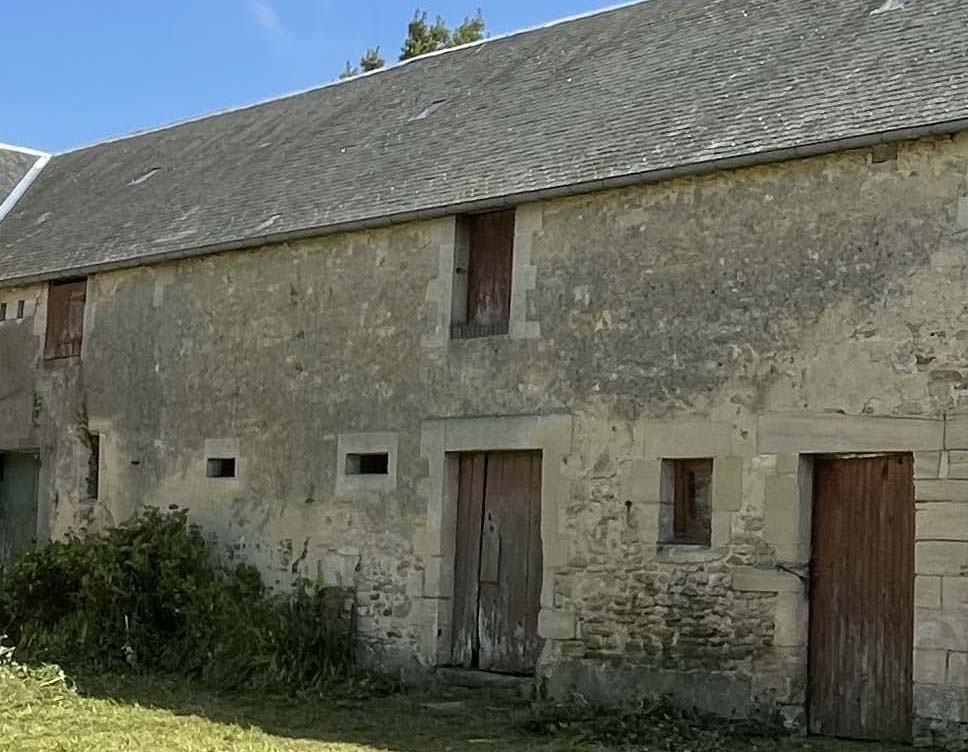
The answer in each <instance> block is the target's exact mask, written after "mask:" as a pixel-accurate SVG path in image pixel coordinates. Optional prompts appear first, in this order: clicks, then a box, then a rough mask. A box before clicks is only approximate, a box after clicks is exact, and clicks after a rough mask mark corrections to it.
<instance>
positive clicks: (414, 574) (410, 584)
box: [407, 569, 424, 598]
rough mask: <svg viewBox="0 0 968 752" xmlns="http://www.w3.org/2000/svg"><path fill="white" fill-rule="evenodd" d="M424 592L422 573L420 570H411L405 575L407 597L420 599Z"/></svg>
mask: <svg viewBox="0 0 968 752" xmlns="http://www.w3.org/2000/svg"><path fill="white" fill-rule="evenodd" d="M423 591H424V572H423V570H422V569H411V570H410V572H408V573H407V595H409V596H410V597H412V598H420V597H422V596H423Z"/></svg>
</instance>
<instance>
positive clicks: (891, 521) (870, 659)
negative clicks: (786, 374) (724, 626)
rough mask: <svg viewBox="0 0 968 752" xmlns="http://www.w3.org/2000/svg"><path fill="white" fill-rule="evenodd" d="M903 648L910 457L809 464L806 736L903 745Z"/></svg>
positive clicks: (910, 577)
mask: <svg viewBox="0 0 968 752" xmlns="http://www.w3.org/2000/svg"><path fill="white" fill-rule="evenodd" d="M913 650H914V470H913V461H912V458H911V456H910V455H889V456H876V457H858V458H818V459H817V461H816V464H815V469H814V509H813V576H812V583H811V598H810V659H809V664H810V669H809V670H810V709H809V712H810V731H811V733H814V734H823V735H826V736H837V737H845V738H853V739H876V740H896V741H907V740H909V739H910V738H911V716H912V661H913Z"/></svg>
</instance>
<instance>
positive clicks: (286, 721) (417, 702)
mask: <svg viewBox="0 0 968 752" xmlns="http://www.w3.org/2000/svg"><path fill="white" fill-rule="evenodd" d="M454 700H460V701H461V705H459V706H457V707H453V706H448V707H439V706H438V707H436V708H431V707H427V703H445V704H446V703H447V702H448V701H450V702H452V701H454ZM522 712H523V709H522V707H521V706H520V705H516V704H514V703H511V702H509V701H508V700H505V699H499V698H495V697H488V696H482V695H480V694H472V693H468V692H467V691H462V692H461V694H460V695H459V696H455V695H454V694H451V693H449V692H448V693H445V694H438V695H434V696H431V695H427V694H424V693H417V694H408V695H397V696H393V697H381V698H373V699H367V700H338V699H334V700H306V699H302V698H288V697H281V696H264V695H258V694H237V695H223V694H214V693H211V692H206V691H202V690H199V689H197V688H193V687H191V686H190V685H187V684H185V683H183V682H173V681H169V680H147V679H127V678H125V679H120V678H108V677H95V678H90V679H86V680H79V681H78V687H77V692H76V693H70V692H67V691H65V690H64V688H63V687H62V686H60V685H59V684H57V683H53V682H51V683H49V684H47V685H46V686H45V682H44V681H43V680H37V679H26V678H24V677H20V676H15V675H14V674H12V673H10V672H6V673H5V672H3V671H2V670H0V750H4V751H6V750H11V751H13V750H16V751H17V752H41V751H43V752H54V751H56V752H81V751H82V750H83V752H114V750H125V751H127V752H149V751H150V752H155V751H157V752H214V751H216V750H219V751H221V750H239V751H240V752H256V750H258V751H259V752H268V751H269V750H285V751H288V750H293V751H295V750H305V751H306V752H374V751H375V750H393V751H394V752H438V751H439V752H444V751H450V752H491V750H494V751H495V752H505V751H506V750H521V751H522V752H528V751H532V750H546V751H547V752H569V751H574V750H586V751H590V750H607V749H609V748H605V747H600V746H593V745H582V744H579V743H578V742H577V741H574V740H570V739H567V738H562V737H557V738H555V737H535V736H528V735H527V734H526V733H525V732H523V731H522V730H520V729H519V728H518V727H517V726H516V724H515V723H514V719H515V716H516V715H517V714H520V713H522ZM744 746H745V748H746V749H752V748H753V745H744ZM755 748H756V749H757V750H761V751H764V752H822V751H827V752H832V751H833V750H836V752H846V751H847V750H863V751H864V752H871V750H876V749H878V748H877V747H871V746H860V745H848V744H841V743H829V742H806V741H803V740H790V741H784V742H762V743H758V744H757V745H756V747H755ZM695 752H702V750H696V751H695Z"/></svg>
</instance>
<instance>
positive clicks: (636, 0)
mask: <svg viewBox="0 0 968 752" xmlns="http://www.w3.org/2000/svg"><path fill="white" fill-rule="evenodd" d="M647 2H650V0H623V2H618V3H615V4H613V5H607V6H605V7H603V8H597V9H595V10H590V11H585V12H584V13H575V14H573V15H570V16H564V17H562V18H556V19H553V20H551V21H546V22H545V23H542V24H535V25H533V26H526V27H525V28H523V29H516V30H514V31H508V32H505V33H503V34H496V35H494V36H490V37H485V38H484V39H479V40H478V41H476V42H468V43H467V44H461V45H458V46H456V47H447V48H445V49H442V50H435V51H434V52H427V53H424V54H423V55H417V56H415V57H412V58H408V59H407V60H399V61H396V62H393V63H390V64H389V65H385V66H383V67H382V68H377V69H376V70H372V71H365V72H363V73H359V74H357V75H355V76H350V77H349V78H339V79H336V80H334V81H327V82H326V83H323V84H317V85H316V86H309V87H307V88H305V89H299V90H296V91H290V92H287V93H285V94H279V95H276V96H273V97H266V98H265V99H260V100H257V101H255V102H249V103H248V104H242V105H237V106H235V107H225V108H223V109H220V110H215V111H213V112H208V113H205V114H203V115H194V116H191V117H187V118H182V119H181V120H174V121H172V122H170V123H165V124H163V125H158V126H154V127H150V128H145V129H143V130H138V131H133V132H131V133H125V134H122V135H120V136H110V137H108V138H104V139H101V140H99V141H93V142H91V143H88V144H83V145H81V146H75V147H74V148H71V149H65V150H63V151H59V152H55V153H54V154H53V156H60V155H62V154H72V153H74V152H78V151H84V150H86V149H93V148H95V147H97V146H104V145H105V144H113V143H117V142H118V141H127V140H128V139H132V138H138V137H139V136H146V135H149V134H151V133H158V132H160V131H166V130H171V129H172V128H177V127H179V126H182V125H188V124H190V123H197V122H199V121H202V120H208V119H210V118H215V117H220V116H222V115H229V114H231V113H233V112H243V111H245V110H251V109H254V108H256V107H261V106H262V105H266V104H272V103H273V102H279V101H281V100H283V99H291V98H294V97H299V96H302V95H303V94H309V93H311V92H314V91H321V90H323V89H329V88H331V87H334V86H342V85H343V84H348V83H351V82H353V81H359V80H360V79H363V78H369V77H371V76H378V75H380V74H381V73H387V72H389V71H392V70H396V69H398V68H402V67H403V66H405V65H409V64H411V63H415V62H418V61H421V60H426V59H428V58H432V57H437V56H438V55H446V54H449V53H453V52H461V51H463V50H467V49H471V48H474V47H480V46H483V45H485V44H489V43H491V42H499V41H502V40H504V39H509V38H511V37H516V36H520V35H522V34H530V33H532V32H535V31H541V30H542V29H548V28H552V27H554V26H561V25H562V24H566V23H572V22H574V21H581V20H583V19H586V18H591V17H594V16H599V15H604V14H606V13H613V12H615V11H618V10H622V9H623V8H628V7H631V6H633V5H641V4H644V3H647ZM0 146H2V144H0ZM41 154H43V153H42V152H41V153H38V155H41Z"/></svg>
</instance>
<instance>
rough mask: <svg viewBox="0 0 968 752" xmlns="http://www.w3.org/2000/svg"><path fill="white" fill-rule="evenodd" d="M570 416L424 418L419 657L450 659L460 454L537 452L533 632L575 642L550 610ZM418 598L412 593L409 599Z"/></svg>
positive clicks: (572, 631)
mask: <svg viewBox="0 0 968 752" xmlns="http://www.w3.org/2000/svg"><path fill="white" fill-rule="evenodd" d="M572 433H573V420H572V417H571V416H570V415H558V414H556V415H533V416H516V417H494V418H450V419H439V420H429V421H426V422H424V423H423V425H422V427H421V444H420V446H421V456H422V457H423V458H424V459H425V460H426V462H427V463H428V465H429V468H430V474H429V477H428V478H426V479H425V480H423V481H422V482H421V495H422V496H424V497H425V498H426V501H427V522H426V527H425V529H424V532H423V534H422V535H420V536H418V540H417V544H416V546H415V548H416V553H417V554H418V555H419V556H421V557H422V558H423V560H424V572H423V582H422V587H421V588H420V595H421V596H422V600H423V601H424V604H423V605H424V609H425V614H426V623H425V625H424V627H425V629H426V630H427V639H426V640H425V641H424V644H423V646H422V647H423V649H424V650H425V651H426V655H423V656H421V657H422V658H423V659H425V660H429V662H430V663H431V664H433V665H440V664H444V663H446V662H447V661H448V660H449V658H450V645H451V609H452V606H453V587H454V583H453V574H454V562H455V548H456V547H455V536H456V527H457V480H458V479H457V457H456V454H457V453H459V452H475V451H513V450H536V451H537V450H540V451H541V452H542V458H541V543H542V555H543V572H542V585H541V610H540V612H539V618H538V634H539V636H541V637H543V638H546V639H573V638H574V637H575V635H576V629H577V627H576V619H575V614H574V613H572V612H568V611H561V610H558V609H556V608H555V605H554V573H555V570H556V568H558V567H560V566H562V565H564V564H565V562H566V557H567V548H566V541H565V536H564V534H563V532H562V530H561V529H560V524H563V514H562V513H560V512H559V510H560V509H563V508H564V506H565V504H566V503H567V500H568V497H569V493H570V481H569V480H568V478H566V477H565V475H564V473H563V461H564V460H565V459H566V458H567V456H568V455H569V454H570V453H571V446H572ZM414 594H415V595H416V593H414Z"/></svg>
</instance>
